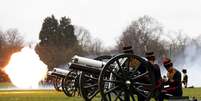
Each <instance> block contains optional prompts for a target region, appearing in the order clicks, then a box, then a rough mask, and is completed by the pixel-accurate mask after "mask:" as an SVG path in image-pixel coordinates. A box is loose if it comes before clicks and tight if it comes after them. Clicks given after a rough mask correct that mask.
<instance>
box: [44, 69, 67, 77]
mask: <svg viewBox="0 0 201 101" xmlns="http://www.w3.org/2000/svg"><path fill="white" fill-rule="evenodd" d="M69 72H70V71H69V70H67V69H61V68H54V69H53V70H52V71H49V72H48V75H49V76H59V77H65V76H66V75H67V74H68V73H69Z"/></svg>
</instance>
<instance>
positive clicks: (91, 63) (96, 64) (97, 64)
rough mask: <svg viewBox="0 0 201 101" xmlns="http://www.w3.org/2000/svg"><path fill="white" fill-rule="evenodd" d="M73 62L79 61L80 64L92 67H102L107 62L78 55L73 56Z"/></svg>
mask: <svg viewBox="0 0 201 101" xmlns="http://www.w3.org/2000/svg"><path fill="white" fill-rule="evenodd" d="M72 63H78V64H83V65H87V66H90V67H98V68H102V67H103V66H104V65H105V64H106V63H105V62H103V61H98V60H93V59H89V58H85V57H80V56H77V55H75V56H74V57H73V58H72Z"/></svg>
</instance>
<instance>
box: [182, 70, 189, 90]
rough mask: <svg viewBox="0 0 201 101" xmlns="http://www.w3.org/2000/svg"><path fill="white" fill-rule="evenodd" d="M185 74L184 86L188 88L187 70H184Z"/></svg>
mask: <svg viewBox="0 0 201 101" xmlns="http://www.w3.org/2000/svg"><path fill="white" fill-rule="evenodd" d="M182 73H183V80H182V83H183V84H184V87H185V88H187V84H188V75H187V70H186V69H183V70H182Z"/></svg>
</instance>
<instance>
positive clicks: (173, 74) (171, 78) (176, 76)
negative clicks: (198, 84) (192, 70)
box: [162, 58, 182, 98]
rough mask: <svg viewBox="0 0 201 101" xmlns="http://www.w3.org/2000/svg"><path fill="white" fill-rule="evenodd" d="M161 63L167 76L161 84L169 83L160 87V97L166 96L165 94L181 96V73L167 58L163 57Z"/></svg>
mask: <svg viewBox="0 0 201 101" xmlns="http://www.w3.org/2000/svg"><path fill="white" fill-rule="evenodd" d="M163 65H164V67H165V69H166V70H167V77H168V81H166V82H164V83H163V84H164V85H169V87H167V88H164V89H162V93H163V94H162V97H163V98H164V97H166V96H165V95H166V94H170V95H173V96H182V84H181V73H180V72H179V71H178V70H176V69H175V68H174V67H173V63H172V62H171V60H170V59H169V58H165V59H164V61H163Z"/></svg>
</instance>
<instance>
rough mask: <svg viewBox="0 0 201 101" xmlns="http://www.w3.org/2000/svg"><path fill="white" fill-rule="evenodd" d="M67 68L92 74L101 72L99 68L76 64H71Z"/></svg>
mask: <svg viewBox="0 0 201 101" xmlns="http://www.w3.org/2000/svg"><path fill="white" fill-rule="evenodd" d="M69 68H70V69H74V70H79V71H83V72H87V73H93V74H94V73H95V74H99V73H100V72H101V68H96V67H90V66H86V65H82V64H78V63H72V64H71V65H70V67H69Z"/></svg>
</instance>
